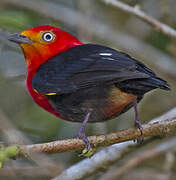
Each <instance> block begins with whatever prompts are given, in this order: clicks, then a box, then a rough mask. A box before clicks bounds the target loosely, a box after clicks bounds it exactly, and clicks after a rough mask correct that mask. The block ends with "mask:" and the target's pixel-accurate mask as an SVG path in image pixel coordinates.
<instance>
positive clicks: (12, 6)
mask: <svg viewBox="0 0 176 180" xmlns="http://www.w3.org/2000/svg"><path fill="white" fill-rule="evenodd" d="M124 2H126V3H128V4H130V5H132V6H135V5H138V6H140V8H141V9H142V10H144V11H145V12H146V13H148V14H150V15H151V16H153V17H154V18H157V19H158V20H160V21H162V22H163V23H166V24H168V25H170V26H172V27H175V24H176V16H175V9H176V1H175V0H160V1H156V0H147V1H146V0H125V1H124ZM43 24H50V25H54V26H57V27H59V28H61V29H63V30H65V31H67V32H70V33H71V34H73V35H75V36H76V37H78V38H79V39H80V40H81V41H82V42H85V43H88V42H91V43H96V44H103V45H107V46H110V47H112V48H115V49H120V50H122V51H125V52H126V53H128V54H130V55H131V56H133V57H135V58H136V59H138V60H140V61H142V62H144V63H145V64H146V65H148V66H149V67H150V68H151V69H152V70H154V71H155V72H156V73H157V74H158V75H159V76H160V77H162V78H163V79H165V80H167V81H168V82H169V84H170V85H171V88H172V91H170V92H166V91H162V90H155V91H153V92H151V93H148V94H147V95H146V96H145V98H144V99H143V101H142V102H141V103H140V104H139V109H140V117H141V120H142V122H143V123H145V122H147V121H149V120H151V119H152V118H154V117H156V116H159V115H161V114H163V113H164V112H167V111H168V110H170V109H171V108H172V107H175V105H176V101H175V96H176V91H175V88H176V84H175V81H176V60H175V56H176V42H175V40H174V39H172V38H170V37H168V36H166V35H163V34H162V33H159V32H156V31H154V30H153V29H152V28H151V26H150V25H148V24H146V23H144V22H142V21H141V20H139V19H137V18H136V17H134V16H132V15H129V14H127V13H125V12H123V11H121V10H119V9H117V8H114V7H112V6H110V5H107V4H105V3H103V1H101V0H98V1H97V0H87V1H81V0H69V1H64V0H1V1H0V97H1V98H0V99H1V100H0V118H1V117H2V116H3V117H5V118H4V119H3V120H2V121H0V123H1V125H0V134H1V136H0V141H2V142H7V143H8V142H9V141H12V142H13V140H9V139H8V138H7V137H6V136H5V135H4V129H6V128H7V129H8V126H9V124H10V125H12V126H13V128H14V129H16V130H17V131H20V132H21V133H22V134H23V136H24V137H27V138H28V139H30V141H31V142H33V143H42V142H48V141H53V140H58V139H66V138H71V137H73V136H74V135H75V134H76V132H77V131H78V129H79V128H80V124H78V123H71V122H66V121H63V120H59V119H58V118H56V117H54V116H53V115H51V114H49V113H48V112H45V111H44V110H42V109H41V108H39V107H38V106H37V105H36V104H34V102H33V101H32V99H31V97H30V96H29V95H28V93H27V90H26V87H25V75H26V65H25V61H24V57H23V54H22V51H21V49H20V48H19V47H18V46H17V45H16V44H13V43H11V42H9V41H8V36H9V35H10V34H13V33H17V32H21V31H23V30H26V29H29V28H32V27H35V26H38V25H43ZM6 122H8V123H7V126H6ZM133 124H134V113H133V109H131V110H130V111H128V112H127V113H125V114H123V115H121V116H120V117H118V118H116V119H113V120H110V121H109V122H106V123H97V124H94V125H91V124H90V125H88V126H87V134H88V135H95V134H102V133H108V132H114V131H117V130H118V129H124V128H128V127H132V126H133ZM12 136H13V135H12ZM13 138H14V139H15V138H16V142H19V140H18V137H15V136H14V137H13ZM13 138H12V139H13ZM14 141H15V140H14ZM49 158H51V159H54V160H56V161H57V162H59V163H60V164H62V165H63V167H69V166H70V165H72V164H73V163H75V162H77V161H80V160H81V158H79V157H78V156H77V155H76V154H75V153H63V154H56V155H49ZM21 161H22V162H21ZM18 163H19V164H20V163H29V162H26V161H25V160H18ZM24 178H25V179H26V177H24V176H23V175H19V176H17V177H3V176H2V177H1V174H0V179H24ZM45 178H46V179H49V178H48V177H45ZM29 179H43V177H37V178H36V177H32V178H31V177H30V178H29ZM93 179H94V178H93Z"/></svg>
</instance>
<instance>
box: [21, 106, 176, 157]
mask: <svg viewBox="0 0 176 180" xmlns="http://www.w3.org/2000/svg"><path fill="white" fill-rule="evenodd" d="M173 112H174V113H173ZM170 113H171V114H172V116H170V117H169V118H167V117H166V119H165V120H164V121H158V122H156V121H155V122H154V123H151V124H150V123H149V124H145V125H143V126H142V128H143V135H144V137H147V136H157V135H165V134H168V133H171V132H172V131H174V130H175V129H176V108H174V109H172V110H171V111H170ZM168 116H169V113H168ZM161 118H162V116H161ZM158 120H160V119H159V118H158ZM138 138H140V131H139V129H136V128H130V129H126V130H121V131H117V132H115V133H110V134H104V135H97V136H90V137H88V139H89V141H90V143H91V146H92V147H96V148H97V147H103V146H109V145H111V144H115V143H120V142H125V141H129V140H133V139H138ZM84 148H85V143H84V142H83V141H82V140H80V139H68V140H61V141H53V142H49V143H43V144H32V145H20V146H19V150H20V153H19V155H21V156H24V155H26V154H30V153H33V152H38V153H49V154H51V153H60V152H69V151H76V150H81V149H84Z"/></svg>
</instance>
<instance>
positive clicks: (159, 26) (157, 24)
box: [102, 0, 176, 38]
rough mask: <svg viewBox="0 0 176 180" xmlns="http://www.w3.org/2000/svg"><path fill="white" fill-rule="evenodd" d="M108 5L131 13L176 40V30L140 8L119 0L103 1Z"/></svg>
mask: <svg viewBox="0 0 176 180" xmlns="http://www.w3.org/2000/svg"><path fill="white" fill-rule="evenodd" d="M102 1H104V2H106V3H108V4H112V5H114V6H115V7H118V8H119V9H121V10H123V11H125V12H127V13H130V14H132V15H135V16H136V17H138V18H140V19H142V20H143V21H145V22H147V23H148V24H150V25H152V26H153V27H154V28H155V30H157V31H159V32H162V33H164V34H166V35H168V36H171V37H173V38H176V30H175V29H173V28H171V27H170V26H167V25H166V24H164V23H161V22H159V21H158V20H156V19H154V18H152V17H151V16H149V15H147V14H145V13H144V12H143V11H141V10H140V9H139V8H136V7H131V6H129V5H127V4H125V3H122V2H120V1H118V0H102Z"/></svg>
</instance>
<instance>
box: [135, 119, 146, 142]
mask: <svg viewBox="0 0 176 180" xmlns="http://www.w3.org/2000/svg"><path fill="white" fill-rule="evenodd" d="M135 127H137V128H138V129H139V131H140V133H141V137H140V138H138V139H135V140H134V142H135V141H137V143H138V144H142V143H143V142H144V136H143V129H142V124H141V122H140V121H135Z"/></svg>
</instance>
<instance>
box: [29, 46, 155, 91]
mask: <svg viewBox="0 0 176 180" xmlns="http://www.w3.org/2000/svg"><path fill="white" fill-rule="evenodd" d="M150 76H155V74H154V73H153V72H152V71H151V70H150V69H148V68H147V67H146V66H145V65H144V64H142V63H140V62H138V61H136V60H135V59H133V58H131V57H130V56H129V55H127V54H125V53H121V52H118V51H116V50H113V49H111V48H108V47H104V46H100V45H93V44H85V45H80V46H76V47H73V48H71V49H69V50H66V51H64V52H62V53H60V54H58V55H56V56H54V57H53V58H51V59H49V60H48V61H47V62H45V63H44V64H42V65H41V66H40V67H39V69H38V71H37V73H36V74H35V76H34V77H33V79H32V87H33V88H34V89H35V90H36V91H38V92H39V93H41V94H48V93H57V94H64V93H70V92H74V91H76V90H78V89H81V88H87V87H93V86H97V85H100V84H108V83H109V84H113V83H120V82H123V81H126V80H132V79H147V78H150Z"/></svg>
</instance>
